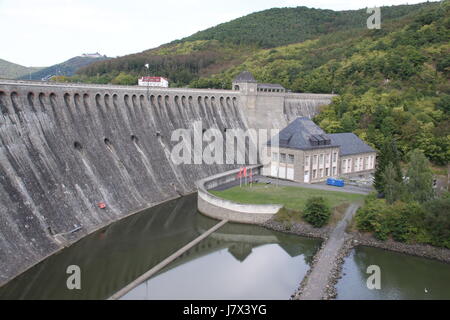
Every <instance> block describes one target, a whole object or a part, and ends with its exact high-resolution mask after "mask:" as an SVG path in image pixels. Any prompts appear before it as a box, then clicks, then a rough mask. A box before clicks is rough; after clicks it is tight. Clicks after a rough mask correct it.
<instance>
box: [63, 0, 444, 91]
mask: <svg viewBox="0 0 450 320" xmlns="http://www.w3.org/2000/svg"><path fill="white" fill-rule="evenodd" d="M436 6H437V4H436V3H423V4H418V5H409V6H407V5H404V6H392V7H383V8H382V15H383V21H384V22H388V21H396V20H398V19H399V18H404V17H405V16H409V15H414V14H416V13H417V12H419V11H421V10H423V9H424V8H428V7H436ZM368 16H369V15H368V14H367V13H366V10H354V11H332V10H320V9H310V8H306V7H297V8H281V9H278V8H275V9H270V10H265V11H261V12H257V13H254V14H250V15H248V16H245V17H242V18H239V19H236V20H233V21H230V22H227V23H224V24H221V25H219V26H216V27H213V28H210V29H207V30H205V31H201V32H198V33H196V34H194V35H192V36H191V37H188V38H185V39H182V40H178V41H174V42H172V43H169V44H167V45H163V46H161V47H159V48H156V49H151V50H147V51H144V52H141V53H136V54H132V55H127V56H124V57H120V58H116V59H111V60H109V61H106V62H100V63H94V64H92V65H90V66H89V67H87V68H84V69H82V70H81V71H80V72H79V73H78V76H77V77H75V78H72V79H71V81H83V82H94V83H117V84H135V83H136V82H137V78H138V77H139V76H141V75H146V74H147V70H146V69H145V67H144V65H145V64H146V63H148V64H149V65H150V70H149V73H150V74H152V75H159V76H165V77H168V78H169V80H170V81H171V86H186V85H188V84H192V82H193V81H195V80H198V79H199V78H202V77H208V76H211V75H214V74H218V73H220V72H222V71H224V70H227V69H229V68H230V67H233V66H236V65H239V64H240V63H242V62H243V61H244V60H245V59H246V58H248V57H249V56H251V55H252V54H254V53H255V52H258V51H260V50H261V49H264V48H269V47H276V46H281V45H287V44H291V43H299V42H303V41H305V40H308V39H316V38H318V37H319V36H321V35H327V34H333V33H335V32H340V31H344V30H353V29H356V30H361V29H364V28H366V20H367V18H368ZM60 80H64V79H60Z"/></svg>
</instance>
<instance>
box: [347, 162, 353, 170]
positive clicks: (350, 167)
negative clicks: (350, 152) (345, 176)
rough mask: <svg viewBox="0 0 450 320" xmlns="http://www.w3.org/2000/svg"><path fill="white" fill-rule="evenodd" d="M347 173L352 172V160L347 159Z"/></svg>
mask: <svg viewBox="0 0 450 320" xmlns="http://www.w3.org/2000/svg"><path fill="white" fill-rule="evenodd" d="M347 172H352V159H348V165H347Z"/></svg>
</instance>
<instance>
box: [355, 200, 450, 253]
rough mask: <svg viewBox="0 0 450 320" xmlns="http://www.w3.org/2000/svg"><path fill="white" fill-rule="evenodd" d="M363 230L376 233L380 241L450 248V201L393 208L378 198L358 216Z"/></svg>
mask: <svg viewBox="0 0 450 320" xmlns="http://www.w3.org/2000/svg"><path fill="white" fill-rule="evenodd" d="M355 219H356V225H357V227H358V229H359V230H361V231H367V232H373V233H374V235H375V236H376V237H377V238H378V239H380V240H387V239H388V238H389V237H392V238H393V239H394V240H396V241H400V242H408V243H425V244H432V245H435V246H440V247H447V248H450V197H449V196H448V195H447V196H444V197H442V198H437V199H433V200H430V201H428V202H426V203H424V204H420V203H418V202H407V203H406V202H401V201H397V202H395V203H394V204H392V205H389V204H388V203H387V202H386V201H385V200H384V199H376V197H375V196H372V197H369V198H367V199H366V203H365V205H364V207H362V208H360V209H359V210H358V212H357V214H356V218H355Z"/></svg>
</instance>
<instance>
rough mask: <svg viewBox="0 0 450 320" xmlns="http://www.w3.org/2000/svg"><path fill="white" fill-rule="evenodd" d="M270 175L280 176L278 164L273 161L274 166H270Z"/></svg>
mask: <svg viewBox="0 0 450 320" xmlns="http://www.w3.org/2000/svg"><path fill="white" fill-rule="evenodd" d="M270 175H271V176H272V177H277V176H278V164H273V163H272V166H271V168H270Z"/></svg>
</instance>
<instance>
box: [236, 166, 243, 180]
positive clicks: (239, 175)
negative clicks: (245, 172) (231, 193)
mask: <svg viewBox="0 0 450 320" xmlns="http://www.w3.org/2000/svg"><path fill="white" fill-rule="evenodd" d="M237 177H238V178H242V168H240V169H239V173H238V174H237Z"/></svg>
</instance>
